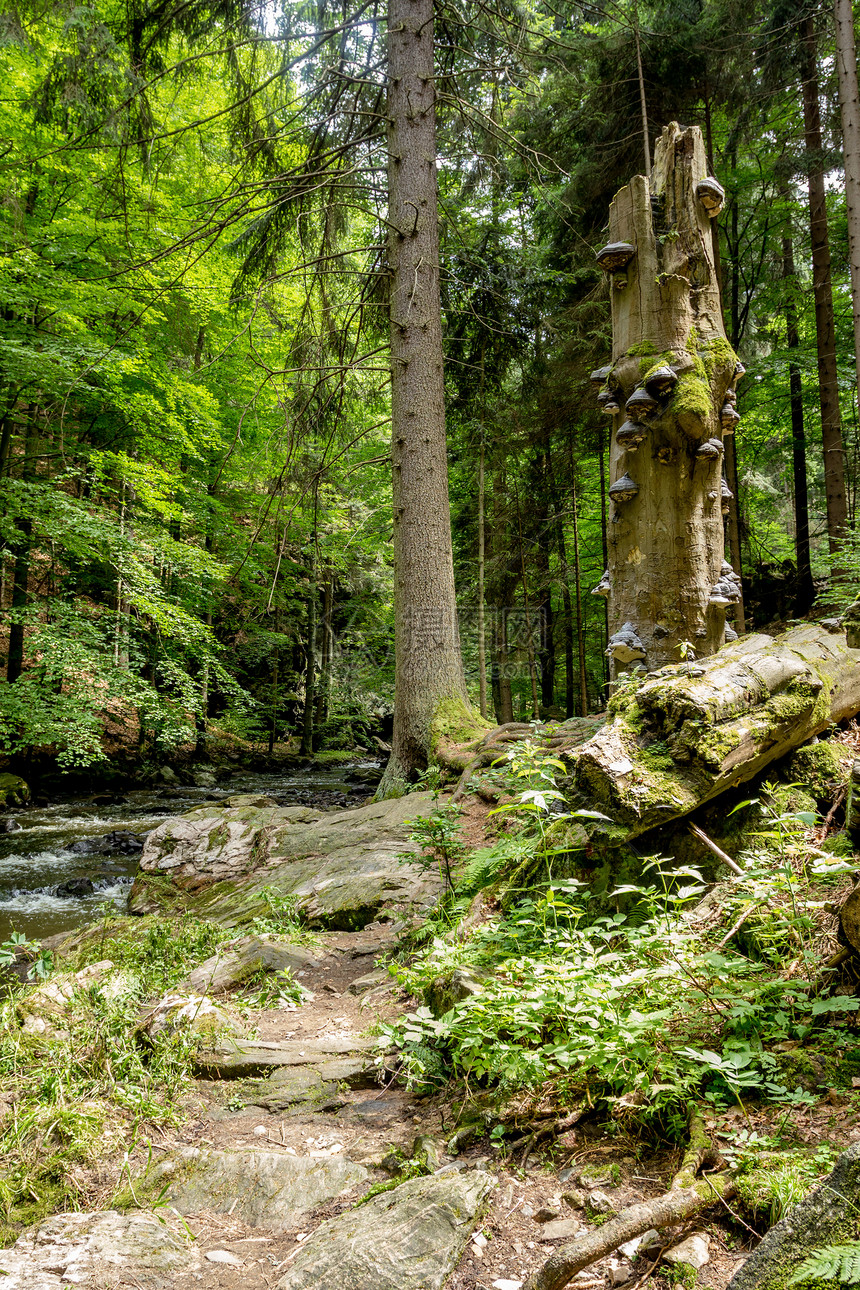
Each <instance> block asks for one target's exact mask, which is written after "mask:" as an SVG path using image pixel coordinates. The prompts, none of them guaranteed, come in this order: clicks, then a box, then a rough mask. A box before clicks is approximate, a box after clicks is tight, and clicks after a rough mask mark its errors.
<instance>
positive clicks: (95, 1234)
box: [0, 1209, 202, 1290]
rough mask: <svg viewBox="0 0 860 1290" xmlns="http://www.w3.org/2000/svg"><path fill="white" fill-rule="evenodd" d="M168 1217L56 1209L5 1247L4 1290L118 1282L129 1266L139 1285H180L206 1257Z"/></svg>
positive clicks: (60, 1289)
mask: <svg viewBox="0 0 860 1290" xmlns="http://www.w3.org/2000/svg"><path fill="white" fill-rule="evenodd" d="M167 1218H169V1216H159V1218H156V1217H155V1216H154V1215H153V1214H147V1213H142V1212H132V1213H128V1214H120V1213H118V1212H117V1211H116V1210H112V1209H107V1210H97V1211H96V1212H95V1213H90V1214H55V1215H53V1217H51V1218H48V1219H46V1220H45V1222H44V1223H40V1224H39V1225H38V1226H37V1227H32V1228H30V1229H29V1230H28V1231H26V1232H23V1233H22V1235H21V1236H19V1237H18V1240H17V1241H16V1242H15V1244H14V1245H13V1246H12V1248H11V1250H0V1271H2V1272H3V1273H5V1274H6V1275H5V1276H3V1277H2V1284H3V1287H4V1290H64V1288H65V1287H67V1286H76V1285H82V1286H94V1285H96V1284H99V1285H101V1284H104V1285H107V1284H113V1277H112V1275H111V1274H112V1273H113V1274H114V1275H116V1274H120V1273H121V1272H122V1270H124V1269H125V1270H127V1271H129V1272H131V1273H132V1274H133V1275H134V1278H135V1282H136V1284H138V1285H143V1286H152V1287H174V1286H175V1285H176V1279H175V1278H176V1274H178V1273H185V1272H197V1271H198V1270H199V1268H200V1267H201V1265H202V1260H201V1257H200V1254H199V1252H198V1251H197V1249H196V1248H195V1246H194V1245H193V1244H192V1243H191V1242H190V1241H189V1240H188V1237H187V1236H186V1235H185V1234H184V1233H182V1232H180V1231H179V1230H176V1231H174V1230H171V1227H170V1225H169V1222H168V1221H166V1219H167ZM176 1226H177V1227H178V1225H176ZM97 1278H98V1280H97Z"/></svg>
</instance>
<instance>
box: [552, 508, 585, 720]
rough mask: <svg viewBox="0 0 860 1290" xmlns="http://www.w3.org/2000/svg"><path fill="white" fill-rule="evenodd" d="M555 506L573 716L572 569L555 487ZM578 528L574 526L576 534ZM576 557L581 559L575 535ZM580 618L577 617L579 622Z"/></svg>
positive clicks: (567, 690) (567, 698)
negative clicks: (568, 562) (569, 564)
mask: <svg viewBox="0 0 860 1290" xmlns="http://www.w3.org/2000/svg"><path fill="white" fill-rule="evenodd" d="M553 508H554V511H555V516H554V524H555V540H556V544H557V546H558V558H559V560H560V562H561V603H562V607H563V610H564V715H565V716H566V717H572V716H573V706H574V705H573V679H574V678H573V603H572V601H571V597H570V569H569V568H568V565H567V543H566V542H565V540H564V520H563V518H562V514H561V508H560V507H559V505H558V496H557V493H556V490H555V489H553ZM575 534H576V528H575V526H574V535H575ZM573 541H574V559H575V560H578V559H579V553H578V552H577V550H576V536H574V539H573ZM578 623H579V619H578V618H577V624H578Z"/></svg>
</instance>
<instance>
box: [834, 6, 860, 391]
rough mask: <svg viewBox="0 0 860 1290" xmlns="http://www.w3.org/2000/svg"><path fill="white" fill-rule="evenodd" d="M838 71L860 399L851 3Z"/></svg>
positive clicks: (856, 105) (858, 153) (840, 36)
mask: <svg viewBox="0 0 860 1290" xmlns="http://www.w3.org/2000/svg"><path fill="white" fill-rule="evenodd" d="M834 18H835V22H836V70H837V72H838V75H839V110H840V113H841V117H842V154H843V158H844V164H845V204H846V207H847V211H848V262H849V265H850V268H851V305H852V312H853V315H854V362H855V368H856V379H857V391H858V397H860V92H858V88H857V51H856V45H855V39H854V11H853V8H852V3H851V0H835V3H834Z"/></svg>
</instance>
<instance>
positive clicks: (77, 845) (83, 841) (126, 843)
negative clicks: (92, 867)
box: [68, 829, 144, 856]
mask: <svg viewBox="0 0 860 1290" xmlns="http://www.w3.org/2000/svg"><path fill="white" fill-rule="evenodd" d="M143 846H144V839H143V838H142V837H138V836H137V835H136V834H135V833H128V832H125V831H124V830H122V829H114V830H113V831H112V832H111V833H103V834H101V835H100V836H99V837H94V838H79V839H78V841H77V842H73V843H72V844H71V846H70V847H69V848H68V850H69V851H71V853H72V855H75V856H107V855H122V856H133V855H137V854H138V852H139V851H142V850H143Z"/></svg>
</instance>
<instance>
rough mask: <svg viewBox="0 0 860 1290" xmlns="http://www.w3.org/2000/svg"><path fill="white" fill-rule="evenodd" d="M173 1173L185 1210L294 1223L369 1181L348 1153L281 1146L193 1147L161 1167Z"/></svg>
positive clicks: (162, 1173) (269, 1223)
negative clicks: (308, 1152)
mask: <svg viewBox="0 0 860 1290" xmlns="http://www.w3.org/2000/svg"><path fill="white" fill-rule="evenodd" d="M155 1175H156V1177H157V1178H162V1179H168V1178H169V1179H171V1182H170V1190H169V1192H168V1199H169V1200H170V1203H171V1205H173V1206H174V1207H175V1208H176V1209H178V1210H179V1212H180V1214H196V1213H197V1212H198V1211H199V1210H202V1209H210V1210H214V1211H215V1212H216V1213H217V1214H226V1213H229V1214H231V1215H232V1216H233V1217H234V1218H236V1219H239V1220H240V1221H241V1222H243V1223H248V1224H249V1225H250V1226H252V1227H268V1228H272V1229H274V1230H277V1231H282V1230H284V1229H286V1228H290V1227H294V1226H295V1224H296V1223H297V1222H299V1220H300V1219H301V1217H302V1215H303V1214H306V1213H308V1211H309V1210H312V1209H315V1208H316V1207H317V1205H322V1204H323V1203H324V1202H325V1201H328V1200H333V1199H334V1198H335V1197H336V1196H342V1195H344V1194H345V1193H346V1192H348V1191H351V1190H352V1189H353V1188H354V1187H357V1186H358V1185H359V1183H364V1182H366V1181H367V1179H368V1177H369V1175H368V1172H367V1170H366V1169H365V1168H364V1166H363V1165H359V1164H356V1163H355V1161H354V1160H349V1159H348V1158H347V1157H346V1156H342V1155H337V1156H325V1157H323V1158H321V1159H310V1158H309V1157H307V1156H289V1155H286V1154H282V1153H281V1152H276V1151H215V1150H206V1149H203V1148H199V1147H187V1148H185V1149H183V1150H182V1151H180V1152H178V1153H177V1155H175V1156H173V1157H171V1159H169V1160H166V1161H164V1162H162V1163H161V1164H160V1165H159V1166H158V1167H157V1168H156V1170H155Z"/></svg>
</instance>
